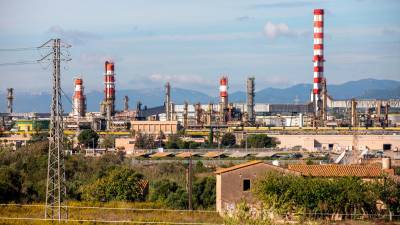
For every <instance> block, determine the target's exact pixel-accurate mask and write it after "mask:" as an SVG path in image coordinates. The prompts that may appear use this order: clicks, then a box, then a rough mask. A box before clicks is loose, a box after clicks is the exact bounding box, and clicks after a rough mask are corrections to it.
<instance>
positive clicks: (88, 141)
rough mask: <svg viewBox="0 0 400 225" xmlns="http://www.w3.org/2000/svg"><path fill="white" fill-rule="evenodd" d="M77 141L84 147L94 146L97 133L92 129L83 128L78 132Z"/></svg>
mask: <svg viewBox="0 0 400 225" xmlns="http://www.w3.org/2000/svg"><path fill="white" fill-rule="evenodd" d="M78 141H79V143H80V144H82V145H84V146H85V147H86V148H96V147H97V143H98V141H99V135H98V134H97V133H96V132H95V131H94V130H92V129H85V130H83V131H81V133H80V134H79V136H78Z"/></svg>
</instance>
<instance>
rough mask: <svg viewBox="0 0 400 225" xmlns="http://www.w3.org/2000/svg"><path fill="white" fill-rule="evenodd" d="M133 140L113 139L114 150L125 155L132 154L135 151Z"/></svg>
mask: <svg viewBox="0 0 400 225" xmlns="http://www.w3.org/2000/svg"><path fill="white" fill-rule="evenodd" d="M135 141H136V140H135V138H130V137H122V138H115V148H116V149H118V150H121V151H125V153H126V154H128V155H129V154H133V152H134V150H135Z"/></svg>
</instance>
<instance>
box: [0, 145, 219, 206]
mask: <svg viewBox="0 0 400 225" xmlns="http://www.w3.org/2000/svg"><path fill="white" fill-rule="evenodd" d="M47 151H48V143H47V141H41V142H35V143H29V144H28V146H26V147H21V149H19V150H18V151H10V150H6V149H0V165H1V166H0V203H9V202H15V203H30V202H44V200H45V190H46V174H47ZM186 167H187V163H185V162H184V161H181V162H175V163H158V164H154V165H141V164H132V163H131V161H130V160H128V159H126V158H125V156H124V154H122V153H120V152H119V153H117V154H105V155H103V156H101V157H85V156H84V155H82V154H76V155H68V156H66V157H65V168H66V179H67V194H68V198H69V201H91V202H94V203H95V202H109V201H129V202H142V201H146V202H156V203H157V204H159V205H162V207H163V208H172V209H186V208H187V204H188V196H187V191H186V179H185V176H184V174H185V170H186ZM193 170H194V182H193V202H194V208H195V209H212V208H214V207H215V206H214V205H215V179H213V174H211V173H210V169H209V168H206V167H204V166H203V164H202V163H197V164H196V165H195V166H194V168H193ZM196 174H201V177H197V175H196ZM208 176H211V177H208ZM145 180H146V181H149V189H143V187H144V186H143V182H142V181H145ZM147 190H148V191H147Z"/></svg>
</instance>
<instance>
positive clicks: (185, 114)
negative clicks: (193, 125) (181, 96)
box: [183, 101, 188, 129]
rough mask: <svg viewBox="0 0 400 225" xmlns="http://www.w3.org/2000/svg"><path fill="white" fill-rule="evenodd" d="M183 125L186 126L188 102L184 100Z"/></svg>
mask: <svg viewBox="0 0 400 225" xmlns="http://www.w3.org/2000/svg"><path fill="white" fill-rule="evenodd" d="M183 127H184V128H185V129H187V128H188V102H187V101H185V103H184V104H183Z"/></svg>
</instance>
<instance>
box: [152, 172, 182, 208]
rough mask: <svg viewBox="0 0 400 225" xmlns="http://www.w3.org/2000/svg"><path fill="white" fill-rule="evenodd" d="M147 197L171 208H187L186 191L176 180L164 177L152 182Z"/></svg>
mask: <svg viewBox="0 0 400 225" xmlns="http://www.w3.org/2000/svg"><path fill="white" fill-rule="evenodd" d="M149 199H150V201H156V202H161V203H163V204H165V205H166V206H167V207H169V208H173V209H187V208H188V195H187V192H186V191H185V190H184V189H183V188H182V187H180V186H179V185H178V184H177V183H176V182H174V181H170V180H166V179H163V180H160V181H156V182H154V184H153V185H152V190H151V191H150V198H149Z"/></svg>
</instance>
